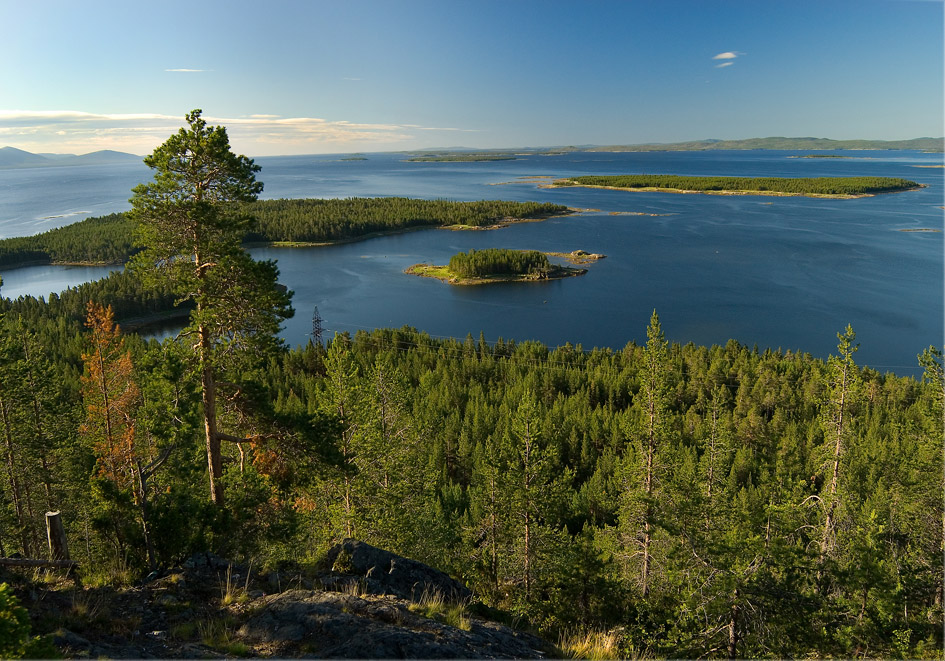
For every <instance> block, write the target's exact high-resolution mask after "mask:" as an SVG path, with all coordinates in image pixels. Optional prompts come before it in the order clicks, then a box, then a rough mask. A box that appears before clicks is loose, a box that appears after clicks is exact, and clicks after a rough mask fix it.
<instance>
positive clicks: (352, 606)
mask: <svg viewBox="0 0 945 661" xmlns="http://www.w3.org/2000/svg"><path fill="white" fill-rule="evenodd" d="M258 608H259V610H258V611H257V614H256V615H255V616H253V617H251V618H250V619H249V620H248V621H247V622H246V623H245V624H244V625H243V626H242V627H241V628H240V629H239V631H238V634H237V635H238V636H239V637H240V638H241V639H243V640H244V641H245V642H248V643H250V644H260V643H266V644H270V645H275V649H274V650H273V652H274V653H275V654H276V655H279V654H280V653H282V654H286V653H290V652H291V651H292V650H298V649H302V650H304V651H305V655H306V656H311V657H315V658H335V659H390V658H415V659H416V658H419V659H434V658H435V659H448V658H454V659H455V658H484V657H485V658H527V659H536V658H543V657H544V654H543V652H542V651H541V650H542V649H543V648H544V646H545V644H544V643H543V642H542V641H541V640H539V639H538V638H535V637H534V636H529V635H527V634H523V633H520V632H516V631H514V630H512V629H508V628H507V627H503V626H501V625H498V624H494V623H489V622H485V621H480V620H478V619H474V618H470V625H469V627H468V628H469V630H468V631H467V630H465V629H459V628H456V627H453V626H450V625H448V624H445V623H443V622H439V621H437V620H432V619H428V618H426V617H423V616H421V615H418V614H416V613H413V612H411V611H410V609H409V608H408V607H407V603H406V602H404V601H402V600H400V599H396V598H392V597H377V596H363V597H356V596H352V595H346V594H339V593H333V592H315V591H307V590H290V591H287V592H283V593H281V594H276V595H270V596H268V597H264V598H263V599H262V600H260V604H259V607H258ZM290 655H291V654H290Z"/></svg>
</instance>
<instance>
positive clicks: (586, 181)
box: [550, 174, 922, 199]
mask: <svg viewBox="0 0 945 661" xmlns="http://www.w3.org/2000/svg"><path fill="white" fill-rule="evenodd" d="M550 186H551V187H561V186H586V187H589V188H614V189H618V190H629V191H656V192H673V193H708V194H715V195H800V196H807V197H831V198H844V199H845V198H855V197H865V196H869V195H877V194H879V193H896V192H900V191H907V190H915V189H917V188H921V187H922V185H921V184H918V183H916V182H914V181H909V180H907V179H899V178H894V177H815V178H814V177H793V178H787V177H783V178H782V177H695V176H678V175H668V174H662V175H646V174H628V175H616V176H586V177H568V178H565V179H556V180H555V181H554V182H553V183H552V184H550Z"/></svg>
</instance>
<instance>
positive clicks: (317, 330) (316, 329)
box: [312, 305, 322, 345]
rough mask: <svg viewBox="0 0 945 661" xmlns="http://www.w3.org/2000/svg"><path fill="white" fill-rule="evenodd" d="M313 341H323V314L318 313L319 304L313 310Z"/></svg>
mask: <svg viewBox="0 0 945 661" xmlns="http://www.w3.org/2000/svg"><path fill="white" fill-rule="evenodd" d="M312 342H313V343H315V344H319V345H320V344H321V343H322V316H321V315H320V314H318V306H317V305H316V306H315V309H314V310H313V311H312Z"/></svg>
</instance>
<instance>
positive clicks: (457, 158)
mask: <svg viewBox="0 0 945 661" xmlns="http://www.w3.org/2000/svg"><path fill="white" fill-rule="evenodd" d="M514 160H515V154H504V153H503V154H497V153H478V152H477V153H471V154H466V153H462V154H460V153H447V154H427V155H422V156H413V157H411V158H408V159H405V162H406V163H470V162H475V161H514Z"/></svg>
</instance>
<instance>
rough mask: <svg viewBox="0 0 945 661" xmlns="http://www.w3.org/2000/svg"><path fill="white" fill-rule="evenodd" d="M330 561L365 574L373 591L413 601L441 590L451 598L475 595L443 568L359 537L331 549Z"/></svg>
mask: <svg viewBox="0 0 945 661" xmlns="http://www.w3.org/2000/svg"><path fill="white" fill-rule="evenodd" d="M327 560H328V562H329V563H331V566H332V570H333V571H336V572H338V573H343V574H350V575H355V576H363V577H364V579H365V580H364V581H363V584H364V585H363V589H364V590H365V591H369V592H372V593H376V594H391V595H395V596H398V597H401V598H403V599H409V600H412V601H418V600H419V599H420V598H421V596H422V595H423V594H424V593H427V594H435V593H438V594H440V595H442V596H443V597H444V598H445V599H447V600H450V601H463V600H468V599H470V598H471V597H472V592H470V591H469V588H467V587H466V586H465V585H463V584H462V583H460V582H459V581H455V580H453V579H452V578H450V577H449V576H448V575H447V574H445V573H443V572H441V571H440V570H438V569H434V568H433V567H430V566H428V565H425V564H423V563H422V562H417V561H416V560H411V559H410V558H404V557H403V556H399V555H397V554H395V553H391V552H390V551H385V550H383V549H379V548H376V547H374V546H371V545H370V544H365V543H364V542H360V541H358V540H356V539H346V540H344V541H343V542H341V544H337V545H335V546H334V547H333V548H332V549H331V550H330V551H329V552H328V556H327ZM375 585H379V586H381V588H382V589H383V592H374V590H375V589H376V588H374V586H375Z"/></svg>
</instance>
